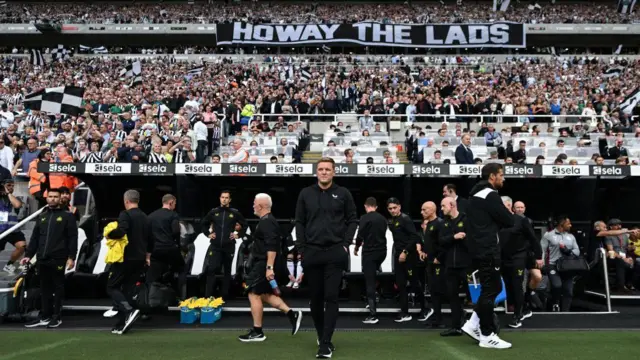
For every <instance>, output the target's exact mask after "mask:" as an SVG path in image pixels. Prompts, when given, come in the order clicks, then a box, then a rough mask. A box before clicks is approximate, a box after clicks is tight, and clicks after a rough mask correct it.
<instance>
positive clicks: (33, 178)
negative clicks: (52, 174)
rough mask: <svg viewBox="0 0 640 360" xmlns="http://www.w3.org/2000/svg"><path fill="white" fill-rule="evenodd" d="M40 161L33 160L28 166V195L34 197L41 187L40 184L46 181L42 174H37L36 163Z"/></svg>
mask: <svg viewBox="0 0 640 360" xmlns="http://www.w3.org/2000/svg"><path fill="white" fill-rule="evenodd" d="M39 162H40V160H38V159H33V161H31V163H30V164H29V173H28V175H29V194H31V195H34V194H35V193H37V192H39V191H40V190H41V187H42V183H43V182H45V180H46V179H47V178H46V177H45V176H44V174H43V173H39V172H38V163H39Z"/></svg>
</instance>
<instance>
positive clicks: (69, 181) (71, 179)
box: [49, 155, 78, 192]
mask: <svg viewBox="0 0 640 360" xmlns="http://www.w3.org/2000/svg"><path fill="white" fill-rule="evenodd" d="M60 162H61V163H70V162H73V158H72V157H71V156H70V155H69V156H65V157H64V158H62V159H60ZM49 185H50V186H49V187H50V188H51V189H57V188H61V187H63V186H64V187H66V188H67V189H69V191H70V192H74V191H75V189H76V186H77V185H78V179H77V178H76V177H75V176H72V175H68V174H64V173H50V174H49Z"/></svg>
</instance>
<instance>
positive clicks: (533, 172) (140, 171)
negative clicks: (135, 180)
mask: <svg viewBox="0 0 640 360" xmlns="http://www.w3.org/2000/svg"><path fill="white" fill-rule="evenodd" d="M482 167H483V166H482V165H462V164H451V165H447V164H336V167H335V172H336V175H338V176H365V177H368V176H407V175H412V176H416V177H459V176H466V177H479V176H480V175H481V174H482ZM38 171H39V172H42V173H68V174H92V175H143V176H149V175H151V176H154V175H163V176H173V175H196V176H238V175H241V176H291V175H301V176H315V165H314V164H246V163H243V164H128V163H97V164H83V163H71V164H69V163H40V164H38ZM504 176H505V177H506V178H523V177H527V178H555V177H577V176H583V177H589V176H591V177H595V176H603V177H627V176H640V166H616V165H610V166H594V165H576V166H571V165H517V164H505V165H504Z"/></svg>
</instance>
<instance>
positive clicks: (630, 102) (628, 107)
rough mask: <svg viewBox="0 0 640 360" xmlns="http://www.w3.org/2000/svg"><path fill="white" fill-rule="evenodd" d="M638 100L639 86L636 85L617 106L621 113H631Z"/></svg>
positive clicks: (639, 94) (639, 100)
mask: <svg viewBox="0 0 640 360" xmlns="http://www.w3.org/2000/svg"><path fill="white" fill-rule="evenodd" d="M638 102H640V87H637V88H636V89H635V90H633V92H632V93H631V94H629V95H628V96H627V97H626V98H624V100H623V101H622V102H621V103H620V106H618V107H619V108H620V111H621V112H622V113H624V114H627V115H631V114H632V113H633V109H634V108H635V107H636V106H637V105H638Z"/></svg>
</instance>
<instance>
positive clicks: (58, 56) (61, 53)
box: [51, 45, 73, 61]
mask: <svg viewBox="0 0 640 360" xmlns="http://www.w3.org/2000/svg"><path fill="white" fill-rule="evenodd" d="M72 56H73V51H72V50H69V49H67V48H65V47H64V45H58V47H57V48H55V49H53V50H51V58H52V59H54V60H60V61H64V60H69V58H70V57H72Z"/></svg>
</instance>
